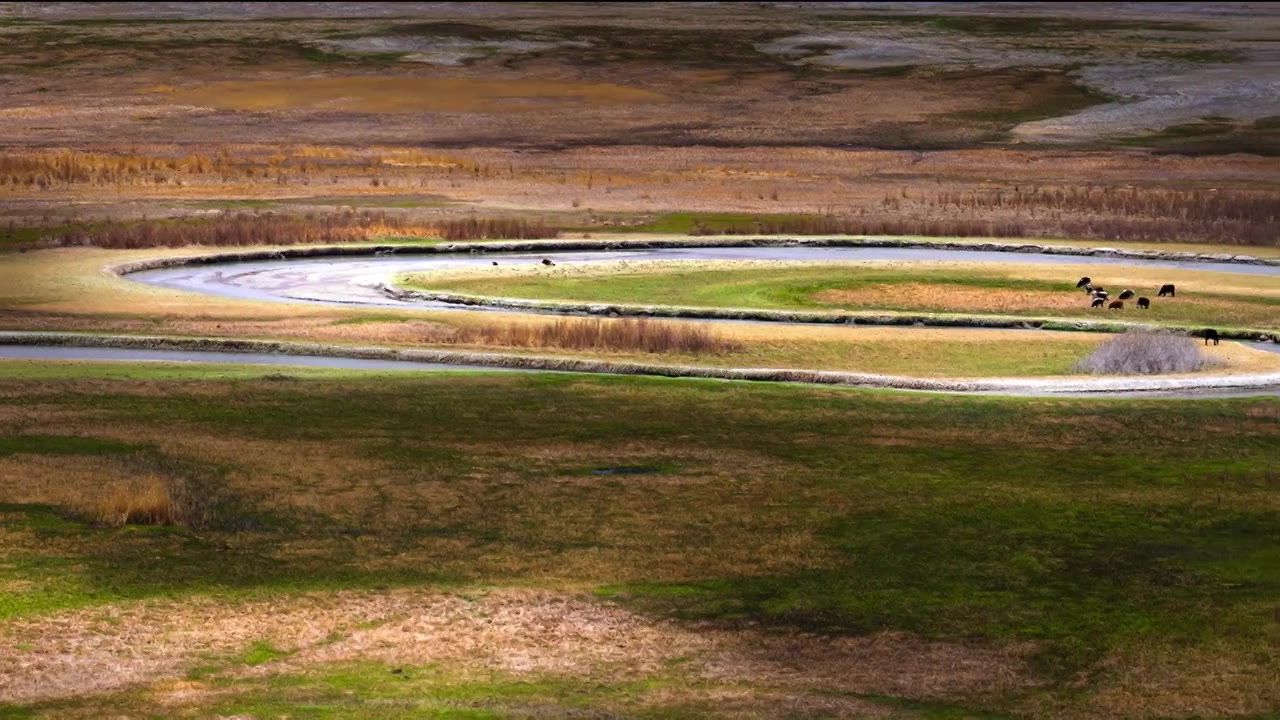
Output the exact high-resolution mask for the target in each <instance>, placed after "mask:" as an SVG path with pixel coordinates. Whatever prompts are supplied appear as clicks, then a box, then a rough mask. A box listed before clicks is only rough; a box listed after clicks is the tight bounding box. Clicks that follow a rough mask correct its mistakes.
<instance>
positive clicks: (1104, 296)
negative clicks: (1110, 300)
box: [1093, 288, 1107, 300]
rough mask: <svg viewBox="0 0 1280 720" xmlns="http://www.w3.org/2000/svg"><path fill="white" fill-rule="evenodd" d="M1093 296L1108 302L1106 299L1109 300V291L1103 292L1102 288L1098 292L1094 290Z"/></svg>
mask: <svg viewBox="0 0 1280 720" xmlns="http://www.w3.org/2000/svg"><path fill="white" fill-rule="evenodd" d="M1093 296H1094V297H1095V298H1102V299H1103V300H1106V299H1107V291H1106V290H1103V289H1102V288H1098V289H1097V290H1094V291H1093Z"/></svg>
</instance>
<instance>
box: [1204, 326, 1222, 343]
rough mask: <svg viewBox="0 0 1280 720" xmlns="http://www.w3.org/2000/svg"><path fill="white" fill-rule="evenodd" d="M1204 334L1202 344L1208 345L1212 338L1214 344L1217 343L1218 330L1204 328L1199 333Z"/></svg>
mask: <svg viewBox="0 0 1280 720" xmlns="http://www.w3.org/2000/svg"><path fill="white" fill-rule="evenodd" d="M1200 334H1201V335H1203V336H1204V344H1205V345H1208V344H1209V341H1210V340H1212V341H1213V344H1214V345H1217V344H1218V331H1217V330H1214V329H1213V328H1205V329H1204V330H1203V331H1202V332H1201V333H1200Z"/></svg>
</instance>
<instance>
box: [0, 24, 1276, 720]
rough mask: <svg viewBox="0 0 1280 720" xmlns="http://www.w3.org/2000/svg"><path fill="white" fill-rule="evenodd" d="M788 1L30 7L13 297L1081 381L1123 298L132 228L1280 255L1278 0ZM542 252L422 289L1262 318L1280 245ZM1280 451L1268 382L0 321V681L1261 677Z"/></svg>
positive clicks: (627, 277) (470, 688)
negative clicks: (671, 329) (781, 378)
mask: <svg viewBox="0 0 1280 720" xmlns="http://www.w3.org/2000/svg"><path fill="white" fill-rule="evenodd" d="M179 5H181V7H179ZM792 5H795V4H790V5H788V6H787V7H782V6H780V5H773V4H714V3H712V4H703V5H699V6H697V7H693V6H689V7H682V8H680V9H679V10H678V11H677V10H675V9H674V6H666V5H661V4H629V3H601V4H592V5H590V6H587V5H583V4H555V3H548V4H540V5H536V6H535V5H533V4H526V5H523V6H511V7H508V6H506V5H504V6H501V7H497V6H482V5H473V4H452V3H435V4H430V3H419V4H411V5H410V6H408V8H405V7H402V6H400V5H397V6H395V7H394V8H393V7H391V6H390V4H388V5H372V4H371V5H367V6H361V7H359V8H355V7H353V6H351V5H347V4H344V3H324V4H311V5H310V6H306V7H304V6H303V5H296V6H292V5H291V6H290V7H289V8H287V9H283V10H282V9H280V7H283V6H282V5H281V6H280V7H276V6H272V7H269V8H268V7H267V6H266V5H255V4H240V5H236V6H235V7H234V8H232V9H231V11H230V12H229V13H228V8H227V7H224V6H219V5H218V4H169V5H166V6H164V7H160V6H156V5H148V6H146V7H145V8H142V7H141V6H140V5H129V4H92V3H79V4H77V3H65V4H45V3H0V86H3V87H4V95H5V99H6V102H5V104H4V107H3V108H0V146H2V147H0V330H51V331H64V332H65V331H82V332H112V333H125V334H134V335H142V334H146V335H173V336H183V337H206V336H207V337H220V338H262V339H286V340H299V341H310V342H325V343H335V344H363V345H368V344H377V345H386V346H394V347H408V348H447V349H451V350H467V349H476V350H484V351H501V352H504V353H511V354H539V355H552V354H566V355H567V354H573V355H589V356H592V357H600V358H604V359H609V360H620V361H621V360H641V361H645V362H650V363H653V362H657V363H673V364H676V363H679V364H697V365H718V366H732V367H741V366H747V367H804V368H812V367H821V368H830V369H846V370H861V371H868V372H880V373H886V374H913V375H936V376H949V377H956V376H961V377H979V376H990V375H1056V374H1061V373H1065V372H1067V371H1068V370H1069V368H1070V366H1071V364H1072V363H1073V362H1074V361H1075V360H1076V359H1078V358H1079V357H1082V356H1084V355H1085V354H1087V353H1088V352H1089V351H1090V350H1092V349H1093V348H1094V346H1095V345H1096V344H1097V343H1098V342H1100V341H1101V340H1103V339H1104V338H1105V336H1103V335H1099V334H1093V333H1042V332H1037V331H1017V332H1014V331H982V330H974V331H963V332H953V331H948V330H943V329H934V328H888V327H876V328H872V327H863V326H856V327H850V326H831V327H786V326H769V325H763V324H732V325H727V326H715V327H708V328H706V330H707V337H702V336H699V337H702V339H704V340H709V344H707V345H705V346H704V347H705V348H706V349H707V350H708V351H704V352H696V353H694V352H681V351H678V350H675V349H673V348H672V347H666V346H664V347H659V348H656V349H658V350H664V349H665V350H666V351H664V352H647V351H645V348H644V347H641V346H640V345H642V344H643V343H639V342H636V338H635V333H630V334H629V333H628V332H618V333H612V334H611V333H610V332H608V330H610V329H613V330H617V329H618V328H619V327H621V328H622V329H623V330H628V329H629V326H623V325H622V324H621V323H619V324H618V325H611V323H614V322H617V321H609V320H605V321H601V322H600V323H598V324H591V323H590V322H588V323H585V324H583V323H576V322H569V323H566V324H565V325H564V327H561V328H559V329H557V326H556V323H557V322H561V321H557V320H556V319H554V318H543V317H536V316H529V315H520V314H504V313H496V312H489V313H473V312H443V311H442V312H434V311H431V312H414V311H408V310H392V309H386V310H381V309H380V310H360V309H349V308H339V307H313V306H305V305H296V306H282V305H280V304H276V303H261V302H251V301H245V300H236V299H230V298H216V297H211V296H204V295H199V294H193V293H182V292H177V291H171V290H166V289H162V288H156V287H148V286H143V285H139V284H134V283H129V282H127V281H125V280H122V279H121V278H119V277H116V276H115V275H113V274H112V273H111V272H109V271H108V270H107V269H106V268H107V267H108V266H110V265H115V264H119V263H123V262H129V261H133V260H137V259H139V258H141V257H162V256H182V255H191V254H205V253H210V252H213V251H214V249H213V247H212V246H213V245H235V246H242V245H245V246H247V245H254V244H257V243H262V242H276V243H281V244H283V243H286V242H304V241H306V242H326V241H338V240H349V241H352V242H361V241H365V240H376V241H378V242H389V241H391V238H393V237H394V238H395V240H394V241H395V242H408V243H431V242H436V241H438V240H437V238H444V239H447V241H452V240H454V239H460V238H471V237H479V236H489V237H493V236H494V234H493V233H491V232H489V230H493V229H496V228H497V226H498V225H500V224H503V223H506V224H510V227H511V228H513V229H514V228H516V226H522V227H526V228H538V229H546V230H547V231H548V232H541V231H540V232H538V233H535V234H537V235H539V236H542V235H548V234H553V233H554V231H556V230H558V231H559V232H560V236H561V237H566V236H575V237H576V236H579V235H581V236H591V237H595V238H598V237H601V236H602V235H610V234H614V233H617V234H619V235H625V236H626V237H630V238H635V239H643V238H646V237H653V235H652V233H667V234H670V233H679V234H720V233H726V234H753V233H759V232H773V233H779V234H787V235H790V234H797V235H807V234H813V233H814V232H817V233H825V234H831V233H858V234H903V235H913V236H929V237H940V236H966V237H971V238H975V239H978V238H981V237H986V236H992V237H994V236H1004V237H1025V238H1036V239H1037V240H1036V241H1037V242H1039V241H1040V240H1041V239H1044V240H1052V241H1053V242H1055V243H1057V242H1061V243H1071V244H1088V245H1093V246H1097V245H1100V244H1104V245H1107V246H1113V247H1121V248H1143V249H1150V248H1157V249H1162V250H1182V251H1193V252H1203V253H1216V252H1225V253H1234V254H1250V255H1259V256H1268V257H1280V236H1277V234H1276V227H1277V223H1276V217H1277V212H1278V211H1280V179H1278V178H1277V175H1276V172H1275V163H1274V158H1273V157H1272V156H1273V155H1274V154H1275V149H1276V144H1277V142H1276V127H1275V125H1276V123H1275V118H1274V117H1260V116H1259V113H1264V114H1265V113H1271V112H1274V109H1273V108H1269V107H1268V104H1269V103H1270V101H1271V99H1273V98H1272V95H1273V93H1270V91H1269V90H1267V89H1266V87H1267V86H1266V85H1265V83H1267V82H1270V81H1271V80H1272V78H1273V76H1274V67H1272V65H1273V63H1272V62H1271V60H1269V59H1268V58H1271V56H1272V54H1273V51H1274V43H1275V41H1276V39H1277V37H1280V35H1278V34H1277V33H1278V32H1280V24H1277V23H1278V22H1280V20H1278V19H1280V15H1277V14H1276V13H1275V12H1274V10H1273V9H1268V8H1265V7H1262V6H1261V5H1258V4H1254V6H1251V7H1249V8H1247V9H1244V10H1238V9H1236V10H1233V9H1227V10H1223V9H1221V8H1218V7H1214V8H1208V9H1203V8H1193V7H1190V6H1187V7H1182V8H1179V11H1178V13H1177V14H1176V15H1177V17H1171V16H1169V14H1168V13H1165V12H1163V11H1160V12H1159V14H1161V15H1163V17H1155V14H1156V11H1152V16H1151V17H1144V16H1141V14H1140V12H1139V11H1138V10H1136V9H1134V8H1128V7H1125V8H1120V7H1118V6H1117V7H1111V6H1099V8H1100V9H1099V8H1092V9H1090V8H1084V7H1083V5H1080V6H1079V7H1074V8H1068V9H1063V8H1059V7H1053V8H1048V9H1047V10H1046V9H1038V8H1032V7H1030V6H1028V7H1025V8H1012V7H1010V8H1005V9H1004V10H1001V11H1000V12H1001V13H1002V14H999V15H992V14H990V13H987V14H973V13H970V12H967V11H964V10H962V9H956V10H954V11H953V10H951V9H935V10H933V11H928V10H924V9H922V8H919V7H910V8H897V9H894V8H889V9H886V10H883V11H881V10H877V11H876V12H874V13H868V12H865V11H862V10H852V9H840V8H833V7H832V6H822V7H808V6H805V4H799V5H797V6H794V7H793V6H792ZM264 8H266V9H264ZM280 12H283V13H288V14H289V15H290V16H289V17H266V16H264V13H280ZM1142 12H1145V11H1142ZM1258 88H1262V89H1261V90H1258ZM1164 93H1173V94H1175V95H1177V96H1178V97H1179V98H1185V99H1187V100H1189V102H1187V103H1186V104H1185V105H1181V104H1177V103H1175V104H1174V105H1175V106H1176V107H1171V106H1170V105H1169V104H1167V103H1166V104H1164V105H1163V106H1161V103H1160V102H1156V103H1143V102H1137V101H1139V100H1141V99H1142V98H1144V97H1158V96H1161V95H1162V94H1164ZM1122 97H1123V98H1125V99H1123V100H1122V99H1121V98H1122ZM1112 104H1119V105H1120V107H1119V109H1118V111H1117V112H1113V113H1112V114H1111V115H1105V112H1111V110H1108V109H1107V108H1109V107H1110V106H1111V105H1112ZM1271 104H1273V103H1271ZM1211 106H1215V107H1211ZM1216 106H1221V107H1216ZM1153 107H1154V108H1155V110H1156V112H1154V113H1153V112H1152V108H1153ZM1162 108H1163V109H1162ZM1096 112H1104V115H1103V116H1102V117H1105V118H1108V120H1107V122H1102V123H1096V122H1095V123H1093V124H1092V125H1091V124H1090V121H1089V120H1088V118H1090V117H1093V118H1096V117H1098V115H1097V114H1096ZM1201 112H1203V113H1205V114H1203V115H1200V114H1199V113H1201ZM1218 112H1221V113H1222V114H1220V115H1219V114H1209V113H1218ZM1074 113H1079V114H1078V115H1073V114H1074ZM1091 113H1094V114H1091ZM1080 118H1084V120H1083V121H1082V120H1080ZM1148 129H1150V131H1148ZM369 210H373V211H376V214H377V220H378V222H376V223H373V222H362V223H358V227H352V228H350V229H349V231H348V232H345V233H338V232H336V231H335V226H334V225H333V224H332V218H333V217H335V216H336V215H342V214H351V213H361V212H366V213H367V211H369ZM232 213H240V214H244V213H253V214H254V217H253V218H249V217H247V216H245V217H241V218H239V219H236V218H233V217H231V215H232ZM369 217H372V216H369ZM485 228H488V229H485ZM223 230H227V231H228V232H224V231H223ZM338 235H341V237H338ZM519 236H520V237H525V236H527V234H520V235H519ZM1060 238H1067V239H1066V240H1060ZM202 243H207V244H208V246H204V247H199V246H196V245H199V244H202ZM82 244H86V245H89V246H92V245H101V246H112V247H141V246H150V249H147V250H106V249H100V248H96V247H80V245H82ZM40 248H57V249H40ZM664 267H665V266H664ZM493 270H495V271H496V270H499V268H493ZM550 270H552V272H550V273H547V272H544V273H542V276H539V277H535V276H533V275H522V274H520V273H518V272H508V269H507V268H505V267H504V268H502V269H501V272H498V273H486V274H484V275H482V276H465V275H461V274H454V275H432V276H430V277H428V278H425V279H424V280H423V282H424V283H426V284H427V285H429V286H431V287H442V286H447V287H448V288H449V289H454V290H459V291H463V292H474V293H477V294H481V295H517V296H524V297H532V298H540V297H544V298H555V297H572V298H581V299H590V300H608V301H611V302H639V303H653V302H671V303H676V304H691V305H707V306H716V307H725V306H735V305H749V306H755V307H776V308H783V309H788V308H789V309H803V310H827V309H830V310H835V309H842V308H848V309H853V310H858V309H867V308H872V307H874V308H889V309H896V310H902V311H926V312H945V311H949V310H963V311H966V312H987V313H993V314H995V313H1000V314H1006V313H1010V312H1017V313H1022V312H1026V313H1028V314H1031V313H1034V314H1041V315H1056V316H1064V317H1081V316H1090V317H1094V318H1097V316H1098V315H1099V314H1100V313H1099V311H1092V312H1091V311H1088V310H1086V309H1083V308H1081V307H1080V306H1081V305H1083V303H1084V296H1083V294H1082V293H1080V292H1079V291H1076V290H1074V289H1072V288H1071V287H1070V286H1072V285H1074V282H1075V279H1076V278H1077V277H1078V276H1080V275H1091V276H1093V277H1094V279H1095V281H1098V282H1101V283H1102V284H1104V285H1106V286H1107V287H1108V289H1110V290H1112V292H1113V293H1114V292H1116V291H1117V290H1119V289H1123V287H1125V286H1132V287H1133V288H1134V289H1135V290H1140V288H1142V289H1147V290H1148V292H1146V293H1140V294H1147V295H1149V296H1152V300H1153V308H1152V310H1151V311H1150V312H1146V313H1143V314H1142V315H1138V314H1137V311H1135V310H1132V309H1126V310H1125V311H1124V312H1123V313H1111V312H1108V313H1105V314H1104V316H1105V317H1107V318H1109V319H1123V320H1134V319H1136V318H1141V319H1142V320H1143V321H1147V322H1168V323H1175V324H1195V325H1215V326H1219V327H1225V326H1227V325H1248V326H1255V327H1262V328H1280V325H1278V324H1277V321H1276V317H1277V315H1280V313H1277V312H1275V311H1276V310H1277V309H1278V308H1277V303H1278V302H1280V294H1278V293H1280V291H1278V290H1277V288H1276V287H1275V285H1274V281H1273V280H1268V279H1265V278H1263V279H1256V280H1250V279H1247V278H1239V277H1235V276H1232V277H1223V276H1215V275H1213V274H1211V273H1203V272H1185V273H1184V272H1179V273H1173V272H1164V271H1159V272H1152V271H1147V270H1142V269H1137V268H1133V269H1131V268H1114V269H1111V270H1109V271H1108V273H1109V275H1110V276H1099V274H1100V273H1102V272H1103V271H1102V270H1100V269H1098V268H1096V267H1073V266H1072V265H1071V264H1070V262H1069V261H1068V262H1065V263H1063V264H1062V265H1058V266H1054V267H1052V268H1050V267H1045V268H1042V269H1035V270H1031V269H1027V268H1013V267H1006V266H1001V265H992V266H986V267H983V268H978V267H973V266H955V265H937V266H934V267H928V268H925V267H921V266H907V265H901V266H875V267H871V266H858V267H855V268H849V267H843V266H842V267H839V268H835V267H819V268H811V269H807V268H799V267H789V266H765V265H759V266H753V265H745V266H718V267H713V268H703V269H702V270H701V271H693V270H691V269H687V268H682V269H679V270H678V271H674V272H668V271H666V270H663V271H661V272H656V271H654V269H651V268H645V267H632V268H629V269H628V270H626V271H625V272H624V271H613V270H611V271H609V272H608V273H604V274H597V273H594V272H591V273H588V272H581V271H579V270H577V269H576V268H574V267H573V266H572V265H569V264H564V263H560V264H558V266H557V267H556V268H552V269H550ZM1166 282H1176V283H1177V284H1178V286H1179V295H1180V297H1178V298H1177V299H1176V301H1175V300H1168V301H1165V300H1164V299H1158V298H1156V297H1154V292H1153V291H1152V290H1153V289H1154V288H1155V287H1157V286H1158V285H1159V284H1163V283H1166ZM437 283H445V285H438V284H437ZM659 329H661V328H659ZM656 334H657V335H658V336H659V337H664V336H663V334H662V333H656ZM691 334H696V333H692V332H691ZM599 337H603V338H605V340H604V341H602V342H603V344H602V345H599V344H597V339H598V338H599ZM610 338H612V339H610ZM628 338H630V339H628ZM673 344H674V343H666V345H673ZM583 346H590V347H589V348H584V347H583ZM649 349H655V348H649ZM1206 352H1210V353H1212V354H1213V355H1214V356H1215V358H1217V359H1224V360H1226V363H1227V365H1226V371H1227V372H1245V371H1260V370H1266V371H1274V370H1275V369H1276V368H1277V365H1280V355H1275V354H1271V353H1262V352H1255V351H1251V350H1248V349H1247V348H1245V347H1243V346H1241V345H1238V344H1237V343H1231V342H1224V343H1223V344H1222V345H1221V346H1219V347H1210V348H1207V349H1206ZM1278 483H1280V401H1277V400H1276V399H1275V398H1257V399H1248V400H1209V401H1197V402H1186V401H1157V400H1137V401H1135V400H1125V401H1119V400H1117V401H1105V400H1065V399H1037V400H1030V399H1028V400H1017V399H1004V398H965V397H954V396H941V395H919V394H901V393H889V392H865V391H851V390H847V389H836V388H822V389H817V388H814V387H800V386H786V385H758V384H748V383H735V382H721V381H693V380H680V381H676V380H659V379H654V378H638V377H601V376H586V375H570V374H560V375H514V374H507V375H499V374H496V373H492V374H486V373H439V374H434V373H403V374H402V373H386V374H379V373H361V372H350V371H335V370H318V369H305V368H289V369H282V368H280V367H274V366H273V367H264V368H254V367H247V366H214V365H209V366H194V367H193V366H185V365H176V364H175V365H150V364H143V363H129V364H117V363H87V362H26V361H0V717H2V718H9V717H13V718H58V719H59V720H61V719H62V718H100V717H237V718H241V717H245V718H248V717H254V718H266V717H318V718H366V717H380V718H381V717H386V718H401V717H403V718H410V717H413V718H418V717H440V718H498V717H523V718H528V717H571V716H580V717H626V718H664V719H667V720H670V719H673V718H708V717H709V718H724V719H725V720H740V719H742V718H778V717H786V718H797V719H800V718H803V719H806V720H807V719H809V718H812V719H814V720H816V719H818V718H832V717H884V718H891V719H898V718H902V719H904V720H908V719H909V720H916V719H920V720H959V719H960V718H965V719H966V720H967V719H969V718H983V719H995V718H1014V717H1017V718H1034V719H1036V720H1041V719H1042V720H1076V719H1077V718H1078V719H1079V720H1085V719H1086V718H1087V719H1089V720H1092V719H1094V718H1107V719H1108V720H1174V719H1177V720H1190V719H1191V718H1204V719H1208V718H1215V719H1219V720H1221V719H1222V718H1238V719H1240V720H1246V719H1247V720H1271V719H1272V718H1274V717H1275V714H1276V712H1277V710H1278V709H1280V689H1278V688H1280V654H1278V651H1277V648H1280V609H1278V603H1280V556H1278V555H1277V549H1276V546H1277V543H1276V538H1277V537H1280V506H1278V505H1277V494H1276V489H1277V487H1280V485H1278Z"/></svg>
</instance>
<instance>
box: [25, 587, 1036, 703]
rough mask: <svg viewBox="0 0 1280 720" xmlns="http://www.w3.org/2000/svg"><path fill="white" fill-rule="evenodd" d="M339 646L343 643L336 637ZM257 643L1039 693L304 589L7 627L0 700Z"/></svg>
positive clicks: (845, 648)
mask: <svg viewBox="0 0 1280 720" xmlns="http://www.w3.org/2000/svg"><path fill="white" fill-rule="evenodd" d="M334 638H337V639H336V640H335V639H334ZM255 642H268V643H270V644H271V645H272V646H273V647H275V648H277V649H279V650H282V651H286V652H290V653H292V654H290V655H288V656H286V657H283V658H281V659H278V660H275V661H272V662H268V663H264V664H262V665H257V666H252V667H246V668H242V669H240V670H238V671H236V672H235V674H237V675H239V676H243V677H268V676H271V675H274V674H277V673H281V672H305V671H308V670H310V669H315V668H316V667H317V666H321V665H324V664H327V663H338V662H347V661H354V660H359V661H375V662H384V663H387V664H413V665H427V664H444V665H447V666H448V667H449V668H450V670H451V671H454V672H459V673H467V672H493V671H500V672H504V673H510V674H514V675H525V674H534V675H539V676H546V675H558V676H565V677H571V678H582V679H591V680H601V681H623V680H628V679H636V678H644V677H646V676H649V675H652V674H655V673H660V672H669V663H670V662H671V661H673V660H676V659H683V660H685V661H686V663H685V665H684V666H686V667H689V668H690V673H691V674H692V675H696V676H697V677H698V678H700V679H702V680H712V681H716V682H724V683H733V684H737V683H744V682H745V683H753V684H762V685H768V686H776V687H777V688H778V689H781V690H787V691H790V690H793V689H822V690H830V691H847V692H866V693H875V694H894V695H906V696H909V697H942V696H945V695H947V694H951V693H983V692H990V691H998V690H1001V689H1009V688H1014V687H1023V686H1030V685H1031V684H1032V680H1031V679H1030V678H1029V675H1028V673H1027V669H1026V667H1025V661H1024V658H1023V654H1022V652H1021V651H1014V650H991V649H982V648H975V647H968V646H963V645H957V644H948V643H939V642H925V641H922V640H919V639H915V638H912V637H911V636H908V635H904V634H888V633H882V634H879V635H876V636H872V637H867V638H845V639H827V638H820V637H815V636H808V635H790V634H788V635H773V634H764V633H759V632H754V631H745V632H744V631H731V630H722V629H714V628H705V627H704V628H697V627H687V626H681V625H678V624H676V623H674V622H672V621H665V620H656V619H652V618H649V617H646V616H644V615H641V614H638V613H634V612H631V611H628V610H625V609H622V608H619V607H617V606H614V605H612V604H608V603H604V602H601V601H598V600H593V599H591V598H589V597H587V596H581V595H571V594H565V593H560V592H553V591H545V590H510V589H508V590H490V591H479V592H476V593H474V594H469V595H456V594H442V593H435V592H429V591H390V592H356V591H342V592H336V593H329V594H319V593H313V594H306V595H295V596H289V597H282V598H278V599H271V600H259V601H248V602H239V603H230V602H218V601H215V600H212V599H196V600H191V601H186V602H172V601H151V602H142V603H134V604H129V605H114V606H103V607H97V608H92V609H85V610H77V611H70V612H65V613H58V614H54V615H48V616H44V617H40V618H31V619H26V620H19V621H14V622H10V623H8V624H7V626H6V627H4V634H3V640H0V701H3V702H10V703H24V702H34V701H39V700H49V699H56V698H68V697H76V696H85V695H92V694H97V693H104V692H109V691H113V690H119V689H122V688H126V687H129V686H135V685H146V684H154V683H170V684H166V685H162V686H161V687H160V688H159V689H160V690H161V692H162V694H163V695H164V696H165V697H166V698H167V699H168V700H169V701H175V700H180V699H190V698H191V697H192V696H193V695H197V696H198V695H199V693H200V692H201V688H199V687H194V686H187V685H179V686H176V687H175V686H174V685H172V684H171V683H172V682H173V681H174V680H176V679H178V678H181V677H182V676H183V675H184V674H185V673H186V671H187V670H188V669H189V668H190V667H192V666H193V665H195V664H197V663H200V662H203V663H207V662H209V661H210V659H211V658H217V657H227V658H230V657H234V656H235V655H236V654H238V653H240V652H243V651H244V650H245V649H246V648H248V647H249V646H250V645H251V644H253V643H255Z"/></svg>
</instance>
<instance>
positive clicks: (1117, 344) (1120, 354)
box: [1075, 330, 1221, 375]
mask: <svg viewBox="0 0 1280 720" xmlns="http://www.w3.org/2000/svg"><path fill="white" fill-rule="evenodd" d="M1219 364H1221V362H1220V361H1219V360H1218V359H1217V358H1214V357H1211V356H1209V355H1206V354H1205V353H1204V352H1203V350H1201V348H1200V347H1199V345H1197V344H1196V342H1195V341H1194V340H1192V339H1191V338H1189V337H1186V336H1185V335H1176V334H1173V333H1170V332H1155V331H1151V330H1130V331H1128V332H1126V333H1123V334H1120V335H1116V336H1115V337H1113V338H1111V339H1109V340H1107V341H1106V342H1104V343H1102V344H1101V345H1099V346H1098V347H1097V349H1095V350H1094V351H1093V352H1092V353H1090V354H1089V355H1088V356H1087V357H1085V358H1082V359H1081V360H1080V361H1078V362H1077V363H1076V365H1075V371H1076V372H1078V373H1089V374H1092V375H1156V374H1160V373H1186V372H1197V371H1200V370H1204V369H1206V368H1209V367H1213V366H1216V365H1219Z"/></svg>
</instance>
